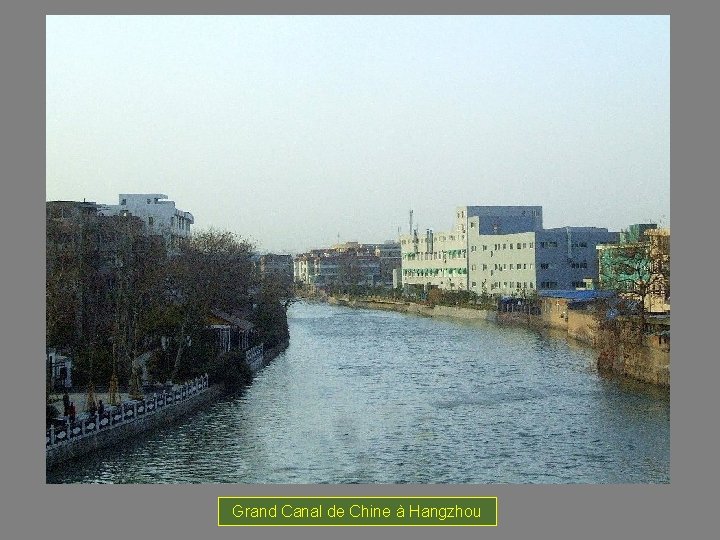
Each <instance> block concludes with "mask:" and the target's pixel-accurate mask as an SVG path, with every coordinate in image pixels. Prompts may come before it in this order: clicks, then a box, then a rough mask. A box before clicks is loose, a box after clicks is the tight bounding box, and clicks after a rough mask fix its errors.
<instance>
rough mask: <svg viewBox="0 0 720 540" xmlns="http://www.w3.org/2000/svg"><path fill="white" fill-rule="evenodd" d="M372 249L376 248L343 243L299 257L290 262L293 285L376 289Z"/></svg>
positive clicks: (378, 280) (377, 264) (376, 262)
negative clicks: (294, 283) (295, 283)
mask: <svg viewBox="0 0 720 540" xmlns="http://www.w3.org/2000/svg"><path fill="white" fill-rule="evenodd" d="M376 248H377V245H376V244H367V245H366V244H359V243H357V242H346V243H344V244H336V245H334V246H332V247H330V248H325V249H313V250H311V251H308V252H306V253H301V254H300V255H297V256H296V257H295V259H294V261H293V275H294V278H295V281H296V282H301V283H305V284H307V285H311V286H314V287H320V288H324V287H328V286H336V285H343V286H353V285H361V286H374V285H379V284H380V283H381V282H382V278H381V262H380V256H379V255H377V254H376Z"/></svg>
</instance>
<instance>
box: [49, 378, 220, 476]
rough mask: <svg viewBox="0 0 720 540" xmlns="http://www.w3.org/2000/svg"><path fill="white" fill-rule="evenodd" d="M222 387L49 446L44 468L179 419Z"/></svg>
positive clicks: (212, 396)
mask: <svg viewBox="0 0 720 540" xmlns="http://www.w3.org/2000/svg"><path fill="white" fill-rule="evenodd" d="M223 391H224V389H223V387H222V386H221V385H213V386H209V387H207V388H205V389H203V390H202V391H200V392H198V393H197V394H195V395H192V396H190V397H188V398H186V399H185V400H183V401H180V402H178V403H175V404H173V405H168V406H166V407H165V408H162V409H157V410H156V411H154V412H153V413H152V414H147V415H145V416H136V417H134V418H133V420H131V421H126V422H123V423H122V424H119V425H114V426H111V427H107V428H105V429H100V430H98V431H95V432H93V433H89V434H86V435H84V436H82V437H80V438H77V439H74V440H69V441H66V442H64V443H61V444H57V445H54V446H51V447H49V448H47V450H46V454H45V456H46V457H45V467H46V470H48V469H52V468H53V467H55V466H57V465H58V464H60V463H63V462H65V461H68V460H71V459H75V458H77V457H80V456H82V455H84V454H87V453H88V452H92V451H94V450H97V449H100V448H105V447H108V446H113V445H115V444H118V443H119V442H121V441H122V440H124V439H127V438H129V437H132V436H136V435H138V434H140V433H142V432H146V431H151V430H153V429H155V428H158V427H161V426H166V425H169V424H171V423H173V422H175V421H178V420H180V419H182V418H184V417H185V416H187V415H188V414H189V413H190V412H192V411H193V410H195V409H197V408H198V407H200V406H202V405H204V404H206V403H210V402H212V401H215V400H216V399H218V397H219V396H220V395H221V394H222V392H223Z"/></svg>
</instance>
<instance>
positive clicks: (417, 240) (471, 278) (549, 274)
mask: <svg viewBox="0 0 720 540" xmlns="http://www.w3.org/2000/svg"><path fill="white" fill-rule="evenodd" d="M618 237H619V235H618V233H613V232H609V231H608V230H607V229H601V228H596V227H560V228H557V229H543V228H542V207H540V206H465V207H459V208H458V209H457V210H456V220H455V227H454V228H453V230H452V231H451V232H446V233H434V232H433V231H431V230H428V231H426V232H425V234H424V235H418V234H417V232H414V234H412V235H406V236H401V237H400V244H401V249H402V280H403V281H402V282H403V285H404V286H407V287H408V288H410V289H412V288H416V289H418V290H419V289H420V288H422V290H423V291H427V290H428V289H429V288H431V287H439V288H441V289H446V290H456V291H463V290H469V291H471V292H474V293H476V294H478V295H481V294H483V293H486V294H495V295H512V294H515V295H523V294H532V293H534V292H535V291H536V290H538V289H577V288H584V287H585V286H586V284H587V283H588V282H591V281H593V280H596V279H597V273H598V261H597V253H596V249H595V246H596V245H598V244H604V243H610V242H617V240H618Z"/></svg>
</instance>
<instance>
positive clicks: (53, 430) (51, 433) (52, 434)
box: [50, 424, 55, 446]
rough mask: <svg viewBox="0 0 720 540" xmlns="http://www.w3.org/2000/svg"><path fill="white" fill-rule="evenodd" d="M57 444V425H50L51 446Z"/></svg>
mask: <svg viewBox="0 0 720 540" xmlns="http://www.w3.org/2000/svg"><path fill="white" fill-rule="evenodd" d="M54 444H55V424H51V425H50V446H53V445H54Z"/></svg>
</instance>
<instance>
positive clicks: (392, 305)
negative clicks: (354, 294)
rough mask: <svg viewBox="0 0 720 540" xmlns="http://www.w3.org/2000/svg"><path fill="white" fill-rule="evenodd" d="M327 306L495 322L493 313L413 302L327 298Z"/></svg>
mask: <svg viewBox="0 0 720 540" xmlns="http://www.w3.org/2000/svg"><path fill="white" fill-rule="evenodd" d="M327 301H328V303H329V304H335V305H342V306H350V307H356V308H366V309H382V310H386V311H397V312H400V313H410V314H413V315H422V316H424V317H453V318H456V319H472V320H495V311H488V310H484V309H471V308H463V307H454V306H426V305H424V304H416V303H413V302H401V301H392V300H348V299H344V298H336V297H333V296H331V297H329V298H328V299H327Z"/></svg>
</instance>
